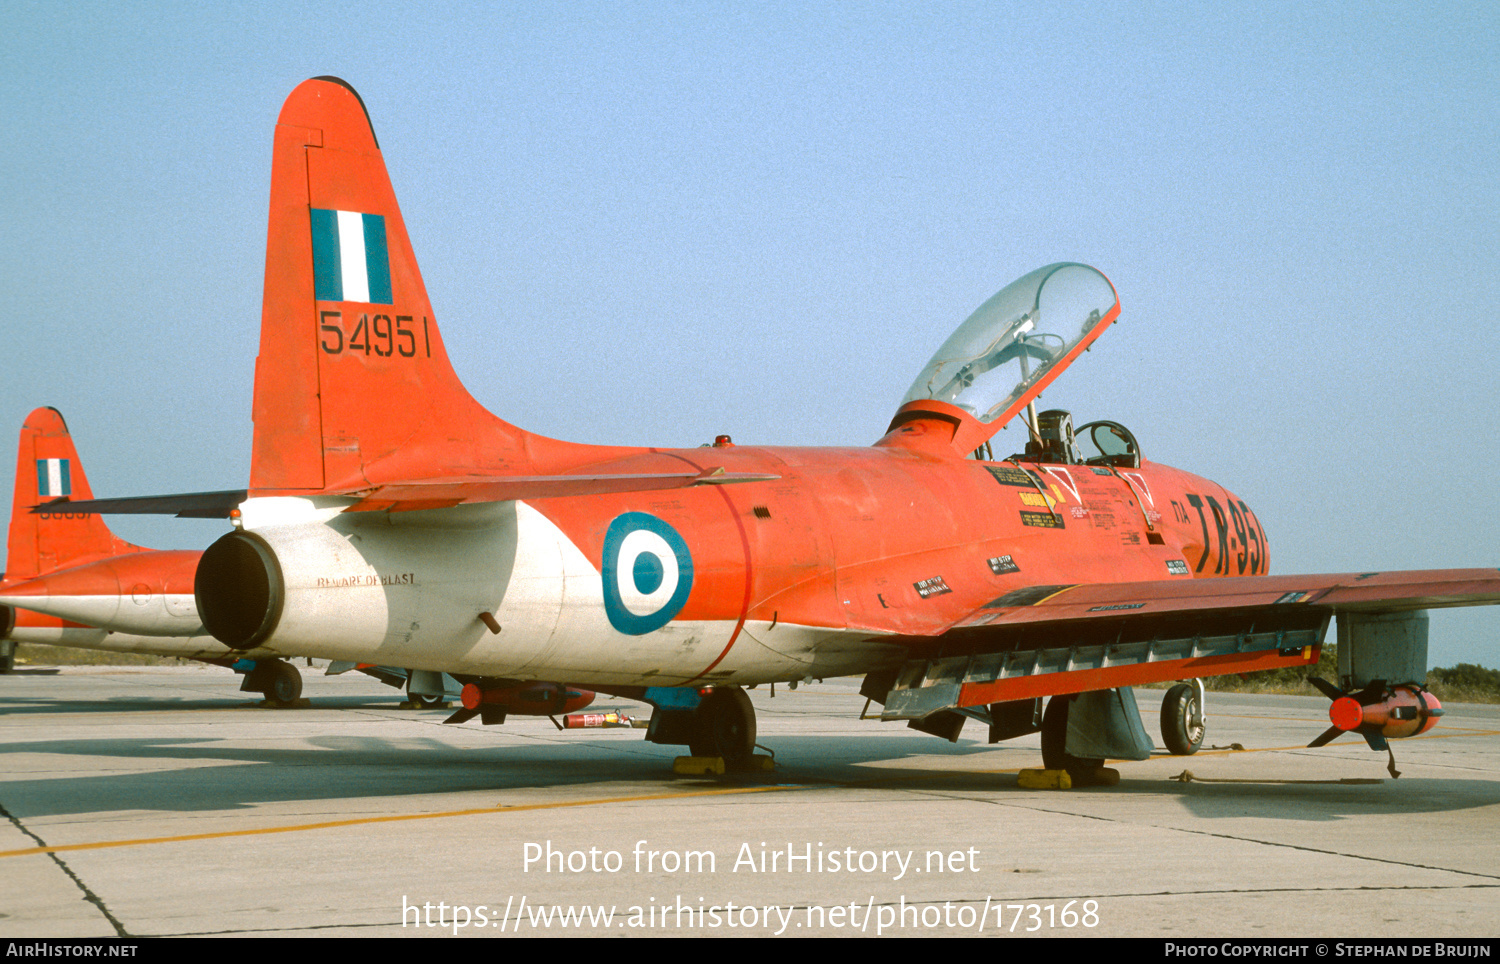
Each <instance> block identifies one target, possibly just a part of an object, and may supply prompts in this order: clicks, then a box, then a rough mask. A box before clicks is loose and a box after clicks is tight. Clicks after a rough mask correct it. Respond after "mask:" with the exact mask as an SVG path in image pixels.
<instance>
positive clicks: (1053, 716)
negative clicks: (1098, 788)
mask: <svg viewBox="0 0 1500 964" xmlns="http://www.w3.org/2000/svg"><path fill="white" fill-rule="evenodd" d="M1072 703H1073V697H1071V696H1054V697H1052V698H1051V699H1050V700H1048V701H1047V712H1045V713H1043V714H1042V766H1044V767H1046V768H1047V769H1049V770H1067V771H1068V775H1069V776H1071V777H1073V778H1074V779H1075V780H1081V779H1092V777H1093V774H1094V771H1096V770H1098V769H1099V768H1100V767H1102V766H1103V765H1104V761H1103V760H1091V759H1084V758H1082V757H1076V756H1072V755H1071V754H1069V753H1068V751H1067V749H1066V747H1067V745H1068V707H1069V706H1071V705H1072Z"/></svg>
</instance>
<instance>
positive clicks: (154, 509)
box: [31, 489, 249, 519]
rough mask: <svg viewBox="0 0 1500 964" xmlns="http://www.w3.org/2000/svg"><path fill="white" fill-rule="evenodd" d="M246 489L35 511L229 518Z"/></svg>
mask: <svg viewBox="0 0 1500 964" xmlns="http://www.w3.org/2000/svg"><path fill="white" fill-rule="evenodd" d="M248 495H249V493H248V492H247V491H246V490H244V489H229V490H226V491H223V492H188V493H185V494H183V495H137V496H132V497H130V498H127V499H85V500H80V501H77V502H74V501H72V500H70V499H55V500H53V501H52V502H44V503H42V504H41V505H34V506H32V507H31V511H32V512H72V513H77V514H79V515H175V516H176V517H177V518H179V519H227V518H229V510H231V509H233V508H234V507H235V506H237V505H239V504H240V503H241V502H244V501H245V499H246V498H247V497H248Z"/></svg>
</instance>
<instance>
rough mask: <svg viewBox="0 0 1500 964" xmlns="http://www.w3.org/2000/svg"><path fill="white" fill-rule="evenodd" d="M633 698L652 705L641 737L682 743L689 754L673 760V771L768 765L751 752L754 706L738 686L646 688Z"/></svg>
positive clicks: (767, 759) (767, 760)
mask: <svg viewBox="0 0 1500 964" xmlns="http://www.w3.org/2000/svg"><path fill="white" fill-rule="evenodd" d="M637 698H639V699H643V700H644V701H645V702H647V703H650V704H651V707H652V713H651V724H650V727H649V728H648V729H647V730H646V739H647V741H649V742H651V743H661V744H664V745H666V746H684V745H685V746H687V748H688V752H689V753H690V754H691V755H690V756H685V757H678V758H677V760H676V762H675V763H674V764H673V769H674V770H675V771H676V772H678V773H723V772H724V771H725V770H750V769H761V768H764V769H769V768H770V766H769V765H770V762H771V757H769V756H756V755H755V707H754V706H753V705H752V704H751V702H750V697H749V696H748V695H747V694H746V693H745V691H744V690H742V689H740V688H739V687H738V686H714V687H704V688H702V689H696V688H693V687H686V686H661V687H649V688H647V689H646V691H645V692H644V693H642V694H640V695H639V696H638V697H637Z"/></svg>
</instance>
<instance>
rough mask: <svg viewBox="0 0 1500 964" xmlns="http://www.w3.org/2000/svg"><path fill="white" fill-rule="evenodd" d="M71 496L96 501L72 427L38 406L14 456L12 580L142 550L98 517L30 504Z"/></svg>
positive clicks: (8, 565)
mask: <svg viewBox="0 0 1500 964" xmlns="http://www.w3.org/2000/svg"><path fill="white" fill-rule="evenodd" d="M62 496H68V497H69V498H71V499H73V500H75V501H82V500H84V499H92V498H93V497H94V494H93V491H92V490H90V488H89V482H88V479H87V478H86V477H85V476H84V474H83V464H82V463H81V462H80V461H79V460H78V451H77V450H76V449H75V448H74V447H73V436H71V435H69V434H68V425H67V423H66V422H64V421H63V417H62V414H61V413H59V412H58V410H57V409H55V408H39V409H37V410H36V411H34V412H32V413H31V414H30V415H28V416H27V417H26V422H25V423H24V424H23V425H22V426H21V444H20V447H19V452H18V453H17V456H16V492H15V497H14V499H13V500H12V502H11V508H10V539H9V542H8V548H7V555H6V562H5V578H6V581H8V582H15V581H17V580H20V579H30V578H32V577H33V576H38V575H41V574H42V573H47V572H51V571H52V570H54V569H60V568H63V567H66V566H70V565H74V564H81V563H83V562H87V561H89V560H91V559H96V558H102V557H106V556H119V555H124V554H125V553H128V552H140V551H142V550H141V547H140V546H134V545H131V544H130V543H128V542H126V541H125V540H124V539H120V538H118V537H116V536H115V534H114V533H113V532H110V531H109V526H107V525H105V524H104V519H103V518H102V517H101V516H97V515H82V514H79V513H73V512H67V511H61V512H40V513H37V512H32V511H31V508H32V506H35V505H39V504H41V503H43V502H47V501H50V500H52V499H57V498H61V497H62Z"/></svg>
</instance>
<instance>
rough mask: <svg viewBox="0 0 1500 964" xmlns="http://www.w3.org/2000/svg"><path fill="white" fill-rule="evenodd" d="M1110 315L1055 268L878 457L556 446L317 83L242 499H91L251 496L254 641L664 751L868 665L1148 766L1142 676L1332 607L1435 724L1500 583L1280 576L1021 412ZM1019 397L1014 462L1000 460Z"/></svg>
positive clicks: (1372, 694)
mask: <svg viewBox="0 0 1500 964" xmlns="http://www.w3.org/2000/svg"><path fill="white" fill-rule="evenodd" d="M1119 311H1120V306H1119V303H1118V300H1117V298H1116V294H1115V290H1114V287H1113V285H1111V283H1110V282H1109V280H1108V279H1106V278H1105V277H1104V275H1102V274H1100V273H1099V272H1098V271H1096V270H1094V269H1093V268H1090V267H1087V266H1085V265H1081V264H1053V265H1048V266H1047V267H1044V268H1040V269H1038V270H1036V271H1033V272H1032V273H1030V274H1028V275H1026V276H1025V277H1023V278H1021V279H1019V280H1018V281H1016V282H1014V283H1013V284H1011V285H1009V286H1007V287H1006V288H1004V289H1003V290H1001V291H1000V292H999V293H998V294H997V295H995V296H994V297H993V298H991V299H990V300H989V301H987V302H985V303H984V304H983V305H981V306H980V307H979V309H978V310H977V311H975V312H974V314H973V315H972V316H971V317H970V318H969V319H968V320H967V321H965V322H964V323H963V324H962V325H961V326H960V327H959V328H958V329H957V330H956V331H955V332H954V333H953V335H952V336H951V337H950V338H949V339H948V340H947V341H946V342H944V343H943V345H942V346H941V347H940V348H939V349H938V350H937V353H936V354H935V355H933V357H932V360H931V361H930V362H928V364H927V365H926V367H925V368H923V369H922V370H921V372H920V373H919V374H918V375H917V377H916V380H915V381H914V382H913V383H912V386H911V389H910V391H909V392H908V393H907V395H906V397H905V398H904V399H903V400H902V402H901V404H900V405H899V407H898V408H897V410H896V412H895V415H894V418H893V419H892V421H891V424H890V428H889V430H888V431H887V433H886V434H885V436H884V437H882V438H881V439H879V440H878V441H876V442H875V444H874V445H873V446H870V447H867V448H828V449H810V448H758V447H756V448H752V447H748V446H736V445H734V444H732V442H731V441H730V440H729V439H728V438H727V437H721V438H720V439H718V440H717V441H716V442H715V444H714V445H713V446H711V447H703V448H694V449H685V450H673V449H657V448H631V447H612V446H594V445H579V444H572V443H568V442H562V441H557V440H554V439H550V438H543V437H541V436H537V435H533V434H531V433H528V432H526V431H523V430H522V429H520V428H517V427H515V426H513V425H511V424H510V423H508V422H505V421H503V420H501V419H499V418H497V417H496V416H494V415H492V414H490V413H489V412H488V411H486V410H485V409H484V408H482V407H481V406H480V405H479V404H478V403H477V402H476V401H475V400H474V399H473V397H471V396H470V394H469V393H468V392H467V391H466V390H465V389H464V387H463V385H462V384H460V382H459V380H458V378H457V376H456V375H455V374H454V372H453V369H452V367H451V366H450V364H449V361H448V354H447V350H446V348H445V346H444V344H443V340H442V337H441V335H440V333H439V331H438V325H437V320H436V318H435V317H434V315H433V311H432V308H431V305H430V303H429V301H428V297H427V292H426V290H425V288H424V287H423V283H422V278H421V275H420V273H419V272H418V270H417V262H416V258H415V256H414V255H413V252H412V248H411V243H410V240H409V238H408V236H407V232H406V227H405V224H404V223H403V221H402V218H401V212H400V210H399V208H398V207H397V204H396V198H395V194H394V193H393V191H392V188H391V184H390V180H389V178H388V176H387V173H386V168H385V162H384V160H383V158H382V155H381V151H380V148H379V146H378V144H377V142H376V139H375V134H374V132H373V130H372V128H371V125H370V121H369V118H368V115H367V113H366V111H365V108H364V104H363V102H362V101H361V100H360V98H359V96H358V94H356V93H355V92H354V90H353V89H352V88H351V87H350V86H349V85H348V84H346V83H344V82H343V81H341V80H338V79H336V78H331V77H320V78H317V79H314V80H309V81H307V82H305V83H303V84H302V85H300V86H299V87H298V88H297V89H296V90H295V91H293V92H292V94H291V96H290V97H289V98H288V99H287V101H286V104H285V106H284V107H283V108H282V111H281V116H280V118H279V120H278V122H277V126H276V134H275V148H274V162H273V167H272V176H271V209H270V229H269V236H268V244H267V256H266V276H265V300H264V310H263V316H262V325H261V342H260V357H259V359H258V362H257V365H256V380H255V399H254V420H255V437H254V450H253V459H252V466H251V477H250V485H249V489H248V490H241V491H236V492H220V493H201V494H197V495H192V496H181V497H159V498H158V497H148V498H143V499H123V500H109V501H103V502H97V503H92V504H90V505H88V506H83V507H75V511H76V510H78V509H80V508H82V509H84V510H87V511H171V512H181V511H189V512H195V513H199V514H203V513H211V512H217V513H220V514H224V515H228V516H229V517H230V518H231V519H232V521H233V524H234V526H235V531H233V532H231V533H229V534H227V535H225V536H224V537H223V538H221V539H220V540H219V541H217V542H215V543H214V544H213V545H212V546H210V547H209V548H208V549H207V550H206V551H205V552H204V554H203V558H202V561H201V562H200V564H199V566H198V569H197V576H196V593H197V602H198V610H199V612H200V613H201V615H202V618H203V622H204V625H205V626H206V627H207V629H208V631H209V632H210V633H212V634H213V635H214V636H215V637H216V638H218V639H219V640H221V641H222V642H223V643H224V644H225V645H227V646H229V647H231V648H233V649H250V648H254V647H258V646H274V647H277V648H278V649H279V648H281V647H285V648H287V649H289V650H294V651H295V650H298V649H310V648H316V649H317V650H318V651H319V652H321V653H323V654H324V655H328V656H332V657H335V658H342V659H349V660H357V661H361V662H379V663H383V664H386V665H402V666H412V667H418V668H423V669H431V670H442V671H446V672H449V673H452V674H454V675H455V676H457V677H458V678H459V679H461V680H463V681H465V682H466V683H472V684H474V685H475V687H476V692H478V693H482V692H484V691H486V690H490V689H503V688H505V687H511V686H515V685H517V684H518V683H521V682H525V681H530V680H567V681H569V682H570V683H571V684H575V685H583V686H587V687H588V688H590V689H595V690H601V691H604V692H608V693H614V694H620V695H624V696H630V697H634V698H638V699H642V700H645V701H647V702H649V703H651V704H652V705H653V706H654V707H655V713H654V714H653V716H652V719H651V725H650V729H649V731H648V734H647V739H649V740H652V741H655V742H658V743H665V744H686V745H688V746H689V747H690V748H691V749H692V751H693V752H694V753H695V754H697V755H710V756H721V757H724V758H725V759H726V760H728V761H730V762H731V763H744V762H746V761H747V760H748V759H749V758H750V757H751V756H752V755H753V749H754V746H755V718H754V711H753V709H752V707H751V704H750V701H749V699H748V698H747V697H746V695H745V693H744V691H743V689H742V687H745V686H753V685H756V684H760V683H775V682H778V681H791V682H797V681H804V680H809V679H817V678H822V677H830V676H842V675H851V674H863V675H864V685H863V690H862V691H863V693H864V694H865V695H866V696H868V697H869V698H870V699H871V700H873V701H875V702H878V703H880V704H882V706H883V707H884V709H883V712H882V714H881V717H882V719H887V720H903V721H907V722H908V723H909V725H912V726H914V727H916V728H918V729H920V730H923V731H925V732H930V733H933V734H937V735H940V736H944V737H947V738H949V739H956V738H957V736H958V732H959V729H960V728H961V727H962V726H963V724H964V721H965V720H966V719H968V718H971V717H972V718H976V719H978V720H980V721H981V722H983V723H986V724H988V726H989V734H990V738H991V740H992V741H993V740H998V739H1005V738H1009V737H1013V736H1017V735H1020V734H1024V733H1030V732H1035V731H1036V730H1038V729H1041V731H1042V747H1043V759H1044V761H1045V763H1046V765H1047V766H1048V767H1049V768H1052V769H1059V768H1066V769H1068V770H1070V771H1071V772H1073V773H1074V774H1075V775H1077V776H1079V777H1080V778H1087V776H1088V774H1090V773H1093V772H1095V768H1096V767H1097V764H1098V763H1099V761H1100V760H1102V759H1103V758H1106V757H1115V758H1143V757H1144V756H1145V755H1148V754H1149V753H1150V750H1151V740H1150V739H1148V738H1146V736H1145V733H1144V729H1143V726H1142V723H1141V720H1140V716H1139V713H1138V711H1137V709H1136V706H1135V700H1134V698H1133V697H1132V696H1131V693H1130V691H1129V689H1128V687H1130V686H1132V685H1135V684H1144V683H1153V682H1159V681H1171V680H1197V679H1199V678H1201V677H1205V676H1214V675H1220V674H1226V673H1244V672H1251V671H1256V670H1265V669H1273V668H1276V667H1286V666H1310V665H1312V664H1315V663H1316V662H1317V660H1318V655H1319V648H1320V646H1321V645H1322V642H1323V639H1324V635H1325V633H1326V631H1327V629H1328V625H1329V621H1330V619H1331V618H1332V616H1333V615H1334V614H1335V613H1337V614H1339V617H1340V620H1339V643H1340V645H1339V649H1338V656H1339V672H1340V683H1341V684H1342V687H1343V688H1342V689H1338V688H1335V687H1333V686H1332V685H1331V684H1329V688H1330V690H1332V692H1333V695H1334V697H1335V699H1336V700H1337V701H1343V700H1351V701H1353V702H1354V703H1356V704H1358V705H1359V706H1370V707H1374V706H1376V705H1377V704H1379V705H1380V707H1381V709H1380V711H1379V713H1376V714H1374V715H1373V716H1369V718H1366V717H1367V715H1366V714H1361V713H1356V712H1351V711H1349V710H1348V709H1347V705H1344V704H1339V703H1336V705H1340V706H1341V711H1340V712H1339V713H1337V714H1335V718H1334V723H1335V728H1336V729H1338V731H1339V732H1344V731H1345V730H1356V731H1358V732H1360V733H1362V734H1364V735H1366V736H1367V738H1370V739H1371V744H1372V746H1374V745H1379V746H1384V736H1383V734H1385V735H1391V736H1396V735H1409V733H1410V732H1413V731H1416V730H1419V729H1425V728H1426V727H1428V726H1430V725H1431V723H1432V717H1433V716H1435V715H1436V709H1437V707H1436V702H1435V701H1433V700H1432V699H1431V697H1430V695H1428V694H1426V693H1425V692H1424V691H1423V690H1422V687H1421V684H1422V681H1423V680H1424V679H1425V674H1426V635H1425V634H1426V617H1425V614H1423V613H1422V612H1421V610H1424V609H1426V608H1430V607H1437V606H1462V605H1479V604H1490V603H1495V602H1497V601H1500V572H1497V571H1496V570H1494V569H1480V570H1451V571H1429V572H1366V573H1356V574H1350V575H1321V576H1270V575H1268V574H1267V573H1268V572H1269V568H1270V550H1269V545H1268V543H1267V540H1266V534H1265V530H1264V529H1263V527H1262V525H1261V522H1260V519H1259V518H1258V517H1257V516H1256V514H1255V512H1254V511H1253V510H1252V509H1251V508H1250V507H1249V506H1248V505H1247V504H1246V503H1245V501H1244V500H1243V499H1240V498H1239V497H1237V496H1235V495H1234V494H1233V493H1231V492H1229V491H1228V490H1227V489H1225V488H1223V487H1222V486H1220V485H1218V484H1217V483H1214V482H1210V481H1209V480H1207V479H1203V478H1199V477H1197V476H1194V475H1190V474H1188V473H1186V472H1182V471H1179V470H1177V469H1173V468H1169V467H1167V466H1164V465H1157V464H1153V463H1151V462H1149V461H1147V460H1145V459H1144V458H1143V455H1142V451H1141V448H1140V446H1139V445H1138V444H1137V442H1136V440H1135V438H1134V437H1133V436H1132V435H1131V433H1130V432H1129V431H1128V430H1127V429H1126V428H1125V427H1124V426H1122V425H1120V424H1118V423H1115V422H1108V421H1096V422H1091V423H1089V424H1087V425H1084V426H1082V427H1080V428H1079V429H1077V430H1076V432H1075V430H1074V429H1073V427H1072V420H1071V418H1070V417H1069V415H1068V414H1067V413H1066V412H1060V411H1051V412H1044V413H1041V414H1040V415H1038V414H1036V413H1035V412H1034V411H1033V410H1032V406H1031V403H1032V401H1033V400H1034V399H1035V398H1036V396H1037V395H1038V393H1039V392H1041V391H1042V389H1044V388H1045V387H1047V385H1048V384H1050V383H1051V382H1052V380H1053V379H1054V378H1056V377H1057V375H1058V374H1059V373H1061V372H1062V370H1063V369H1064V368H1066V367H1067V366H1068V365H1069V364H1070V363H1072V361H1073V360H1074V359H1075V358H1077V357H1078V356H1079V355H1080V354H1081V353H1082V352H1083V351H1084V349H1086V348H1087V347H1088V346H1089V345H1090V344H1091V343H1092V342H1093V341H1094V340H1095V339H1097V338H1098V337H1099V336H1100V335H1102V334H1103V333H1104V331H1105V329H1107V328H1108V327H1109V326H1110V325H1111V324H1112V323H1113V322H1114V321H1115V319H1116V318H1117V317H1118V315H1119ZM1023 412H1024V415H1023ZM1017 416H1021V417H1023V419H1024V420H1025V422H1026V424H1027V427H1028V434H1029V437H1030V438H1031V441H1030V443H1029V444H1027V446H1026V451H1025V452H1024V453H1020V454H1016V455H1013V456H1010V457H1008V458H1001V459H998V460H997V459H995V458H993V456H992V454H991V451H990V448H989V442H990V438H991V436H992V435H993V434H994V433H995V432H996V431H998V430H999V429H1000V428H1001V427H1002V426H1004V425H1005V424H1006V423H1007V422H1008V421H1010V420H1011V419H1012V418H1016V417H1017ZM1398 691H1399V692H1398ZM1351 694H1352V695H1351ZM1043 697H1051V700H1050V701H1049V703H1048V706H1047V711H1046V713H1045V714H1043V713H1041V712H1040V710H1041V698H1043ZM1398 704H1399V705H1398ZM469 715H472V713H470V714H469ZM1392 715H1394V717H1395V718H1396V719H1400V720H1404V721H1405V722H1404V723H1402V724H1401V725H1387V723H1388V717H1391V716H1392ZM1162 717H1163V730H1164V735H1165V738H1166V741H1167V743H1168V745H1169V748H1171V749H1173V750H1174V751H1176V752H1184V753H1186V752H1191V751H1192V750H1193V749H1195V748H1196V746H1197V745H1198V743H1199V742H1200V741H1201V740H1202V735H1203V722H1202V689H1201V684H1194V683H1182V684H1179V685H1178V686H1176V687H1174V688H1173V689H1172V690H1171V691H1170V692H1169V693H1168V695H1167V698H1166V701H1165V703H1164V706H1163V713H1162ZM1341 721H1342V722H1341ZM1325 736H1326V734H1325ZM1329 738H1331V737H1329ZM1320 739H1321V738H1320Z"/></svg>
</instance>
